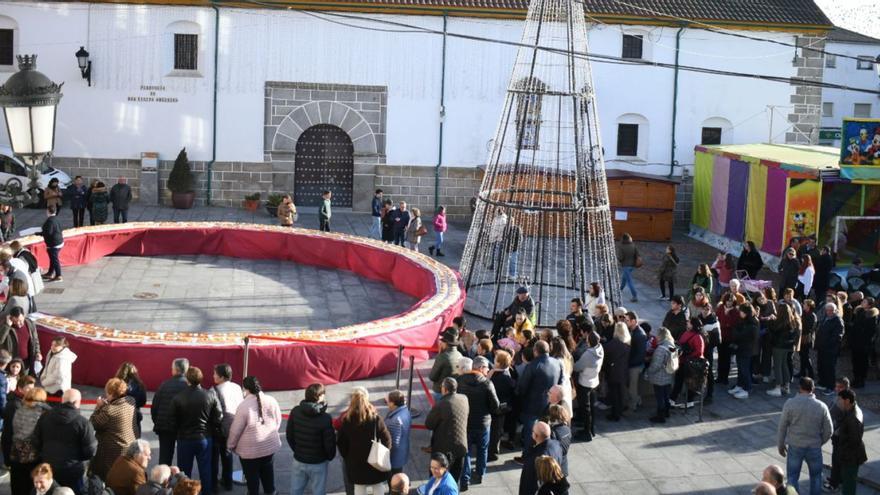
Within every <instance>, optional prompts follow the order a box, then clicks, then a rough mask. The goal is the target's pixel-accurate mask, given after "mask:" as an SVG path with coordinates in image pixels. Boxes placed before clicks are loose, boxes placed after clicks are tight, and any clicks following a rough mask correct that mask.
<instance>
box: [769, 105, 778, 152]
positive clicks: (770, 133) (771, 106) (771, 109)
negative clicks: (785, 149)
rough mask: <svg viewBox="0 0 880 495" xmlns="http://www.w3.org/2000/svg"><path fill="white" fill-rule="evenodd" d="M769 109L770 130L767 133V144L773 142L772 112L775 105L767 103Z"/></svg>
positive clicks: (774, 109)
mask: <svg viewBox="0 0 880 495" xmlns="http://www.w3.org/2000/svg"><path fill="white" fill-rule="evenodd" d="M767 108H768V109H769V110H770V132H769V133H768V134H767V144H773V113H774V112H775V111H776V105H767Z"/></svg>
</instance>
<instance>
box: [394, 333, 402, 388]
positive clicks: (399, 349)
mask: <svg viewBox="0 0 880 495" xmlns="http://www.w3.org/2000/svg"><path fill="white" fill-rule="evenodd" d="M402 367H403V344H400V345H398V346H397V377H396V378H395V382H394V383H395V385H394V388H395V389H396V390H400V368H402Z"/></svg>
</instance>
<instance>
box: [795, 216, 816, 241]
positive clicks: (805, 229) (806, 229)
mask: <svg viewBox="0 0 880 495" xmlns="http://www.w3.org/2000/svg"><path fill="white" fill-rule="evenodd" d="M815 225H816V222H815V216H814V215H813V212H812V211H795V212H792V214H791V229H790V231H789V238H798V237H807V236H811V235H814V234H815V233H816V227H815Z"/></svg>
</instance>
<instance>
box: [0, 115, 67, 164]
mask: <svg viewBox="0 0 880 495" xmlns="http://www.w3.org/2000/svg"><path fill="white" fill-rule="evenodd" d="M55 108H56V106H55V105H41V106H33V107H5V108H4V112H5V117H6V128H7V129H8V131H9V140H10V144H11V146H12V152H13V153H15V154H16V155H19V156H21V157H22V158H23V159H24V160H25V161H26V162H28V163H29V164H31V165H33V164H35V163H36V161H38V160H41V159H42V157H43V156H44V155H46V154H48V153H51V152H52V147H53V144H54V142H55Z"/></svg>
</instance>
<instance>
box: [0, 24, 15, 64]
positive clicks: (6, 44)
mask: <svg viewBox="0 0 880 495" xmlns="http://www.w3.org/2000/svg"><path fill="white" fill-rule="evenodd" d="M13 34H14V31H13V30H12V29H0V65H12V64H13V63H14V62H15V53H13V49H12V41H13V39H12V38H13Z"/></svg>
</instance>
